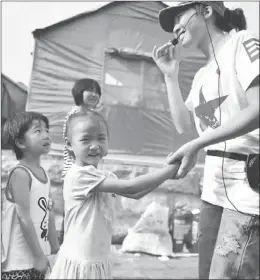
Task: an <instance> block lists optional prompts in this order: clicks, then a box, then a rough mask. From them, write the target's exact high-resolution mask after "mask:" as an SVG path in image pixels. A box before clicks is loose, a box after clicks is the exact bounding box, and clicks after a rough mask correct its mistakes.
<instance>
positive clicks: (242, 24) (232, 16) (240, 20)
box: [224, 8, 247, 31]
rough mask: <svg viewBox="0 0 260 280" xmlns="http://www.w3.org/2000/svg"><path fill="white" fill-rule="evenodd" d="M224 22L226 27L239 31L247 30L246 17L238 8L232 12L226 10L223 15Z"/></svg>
mask: <svg viewBox="0 0 260 280" xmlns="http://www.w3.org/2000/svg"><path fill="white" fill-rule="evenodd" d="M224 20H225V21H226V22H227V24H228V25H230V26H231V27H233V28H235V29H237V30H239V31H240V30H245V29H247V22H246V17H245V15H244V11H243V10H242V9H240V8H237V9H234V10H229V9H228V8H226V10H225V13H224Z"/></svg>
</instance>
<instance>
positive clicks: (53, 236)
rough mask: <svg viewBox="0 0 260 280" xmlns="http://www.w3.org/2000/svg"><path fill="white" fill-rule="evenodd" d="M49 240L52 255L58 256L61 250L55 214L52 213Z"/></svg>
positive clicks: (50, 215)
mask: <svg viewBox="0 0 260 280" xmlns="http://www.w3.org/2000/svg"><path fill="white" fill-rule="evenodd" d="M48 239H49V242H50V246H51V254H57V253H58V251H59V249H60V243H59V240H58V236H57V232H56V226H55V219H54V213H53V212H52V211H50V214H49V225H48Z"/></svg>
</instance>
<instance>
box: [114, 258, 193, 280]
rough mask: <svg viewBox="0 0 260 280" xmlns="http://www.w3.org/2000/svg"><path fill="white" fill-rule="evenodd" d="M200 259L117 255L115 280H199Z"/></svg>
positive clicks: (115, 259)
mask: <svg viewBox="0 0 260 280" xmlns="http://www.w3.org/2000/svg"><path fill="white" fill-rule="evenodd" d="M197 267H198V257H197V256H195V255H194V256H192V257H186V256H183V257H181V256H179V257H176V258H172V259H169V260H165V261H162V260H159V259H158V257H154V256H149V255H139V254H137V255H135V254H122V255H120V254H115V257H114V279H198V269H197Z"/></svg>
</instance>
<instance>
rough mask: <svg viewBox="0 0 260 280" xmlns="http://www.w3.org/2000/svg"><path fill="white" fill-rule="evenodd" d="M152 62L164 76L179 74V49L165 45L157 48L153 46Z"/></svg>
mask: <svg viewBox="0 0 260 280" xmlns="http://www.w3.org/2000/svg"><path fill="white" fill-rule="evenodd" d="M152 56H153V60H154V61H155V63H156V64H157V66H158V67H159V69H160V70H161V71H162V72H163V74H164V75H166V76H174V75H177V74H178V72H179V63H180V49H179V46H175V47H173V46H172V45H168V44H165V45H163V46H161V47H159V48H157V47H156V46H154V48H153V52H152Z"/></svg>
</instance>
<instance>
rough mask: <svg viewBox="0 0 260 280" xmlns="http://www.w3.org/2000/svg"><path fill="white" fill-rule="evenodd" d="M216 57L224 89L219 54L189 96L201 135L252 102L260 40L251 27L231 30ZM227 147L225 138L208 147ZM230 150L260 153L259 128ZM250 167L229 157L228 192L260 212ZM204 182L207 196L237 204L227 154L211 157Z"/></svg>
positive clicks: (232, 143) (241, 205) (214, 201)
mask: <svg viewBox="0 0 260 280" xmlns="http://www.w3.org/2000/svg"><path fill="white" fill-rule="evenodd" d="M216 58H217V62H218V65H219V67H220V83H219V91H218V80H219V79H218V71H217V63H216V62H215V60H213V61H211V62H210V63H209V64H208V65H206V66H205V67H203V68H201V69H200V70H199V71H198V72H197V74H196V75H195V78H194V81H193V84H192V89H191V92H190V94H189V96H188V98H187V100H186V102H185V103H186V106H187V107H188V109H189V110H191V111H192V112H193V115H194V120H195V125H196V128H197V131H198V133H199V135H202V134H203V133H204V132H206V131H208V130H213V129H215V128H217V127H219V126H221V125H222V124H224V123H225V122H226V121H228V120H229V119H230V118H231V117H233V116H234V115H235V114H237V113H239V112H240V111H241V110H243V109H244V108H246V107H247V106H248V101H247V96H246V90H247V89H248V87H249V86H250V84H251V82H252V81H253V80H254V79H255V78H256V77H257V76H258V75H259V40H258V39H256V38H254V37H253V36H252V35H251V34H250V33H249V32H248V31H239V32H237V33H233V34H229V35H227V37H226V42H225V45H224V46H223V47H222V49H221V50H220V51H219V52H218V53H217V56H216ZM219 95H220V99H219ZM234 125H236V124H235V123H234ZM224 149H225V145H224V142H221V143H218V144H214V145H211V146H208V147H206V149H205V150H220V151H224ZM225 151H228V152H235V153H242V154H250V153H259V129H257V130H254V131H252V132H250V133H248V134H245V135H243V136H240V137H237V138H234V139H231V140H228V141H226V149H225ZM244 168H245V162H243V161H236V160H231V159H226V158H225V159H224V165H223V170H224V171H223V172H224V182H225V185H226V191H227V195H228V198H229V199H230V200H231V202H232V203H233V204H234V205H235V206H236V208H237V209H238V210H240V211H243V212H245V213H249V214H258V215H259V193H258V192H257V191H256V190H252V189H251V188H250V187H249V184H248V182H247V178H246V173H245V171H244ZM203 185H204V187H203V192H202V199H203V200H205V201H208V202H209V203H212V204H215V205H219V206H222V207H225V208H229V209H234V207H233V206H232V204H230V202H229V201H228V200H227V197H226V193H225V188H224V184H223V177H222V158H220V157H215V156H214V157H213V156H207V157H206V161H205V168H204V184H203Z"/></svg>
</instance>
